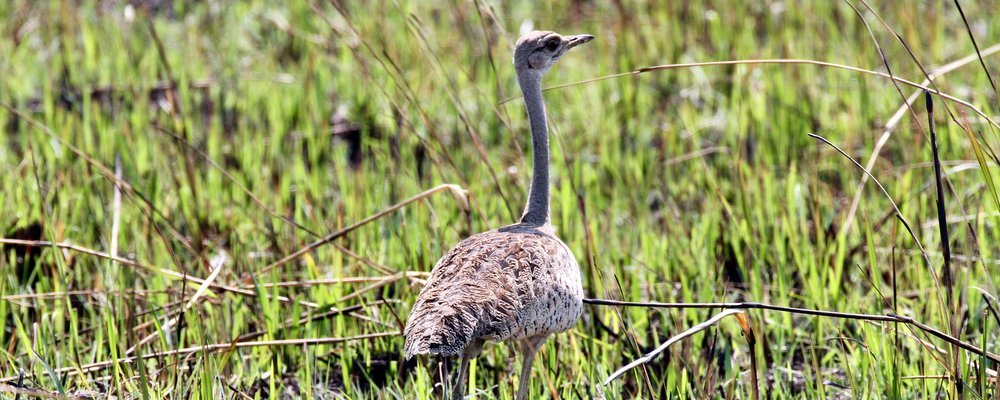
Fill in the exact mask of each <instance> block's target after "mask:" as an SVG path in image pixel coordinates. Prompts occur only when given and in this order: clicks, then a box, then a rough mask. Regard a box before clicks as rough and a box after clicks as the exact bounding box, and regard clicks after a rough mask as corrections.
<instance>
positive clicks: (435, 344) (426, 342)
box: [403, 302, 478, 360]
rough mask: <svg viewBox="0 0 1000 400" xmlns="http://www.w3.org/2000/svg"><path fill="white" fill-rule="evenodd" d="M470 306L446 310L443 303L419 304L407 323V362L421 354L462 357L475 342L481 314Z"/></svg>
mask: <svg viewBox="0 0 1000 400" xmlns="http://www.w3.org/2000/svg"><path fill="white" fill-rule="evenodd" d="M472 308H473V307H471V306H470V305H465V306H464V307H462V306H457V307H456V306H452V307H447V306H446V305H445V304H442V303H434V304H427V303H425V302H418V304H416V306H415V307H414V309H413V311H412V312H410V318H409V319H408V320H407V321H406V329H405V330H404V331H403V336H405V337H406V342H405V344H404V345H403V353H404V354H405V355H406V359H407V360H408V359H410V358H412V357H413V356H415V355H418V354H439V355H442V356H445V357H450V356H454V355H458V354H461V353H462V351H463V350H464V349H465V347H466V346H468V345H469V343H470V342H471V341H472V339H473V334H474V333H475V331H476V326H477V323H478V318H477V317H476V316H477V315H478V313H477V312H476V311H475V310H473V309H472Z"/></svg>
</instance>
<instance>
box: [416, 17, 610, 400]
mask: <svg viewBox="0 0 1000 400" xmlns="http://www.w3.org/2000/svg"><path fill="white" fill-rule="evenodd" d="M593 38H594V37H593V36H590V35H576V36H565V37H564V36H561V35H559V34H557V33H555V32H542V31H535V32H532V33H529V34H527V35H525V36H523V37H522V38H521V39H520V40H518V42H517V46H516V48H515V50H514V67H515V69H516V71H517V81H518V84H519V85H520V87H521V91H522V92H523V94H524V102H525V108H526V110H527V112H528V120H529V123H530V126H531V144H532V156H533V157H532V168H533V170H534V171H533V175H532V179H531V187H530V189H529V192H528V204H527V206H526V207H525V210H524V215H523V216H522V217H521V221H520V222H519V223H517V224H514V225H509V226H506V227H503V228H500V229H496V230H492V231H488V232H483V233H480V234H476V235H473V236H470V237H469V238H467V239H465V240H463V241H462V242H461V243H459V244H458V245H456V246H455V247H454V248H452V249H451V250H449V251H448V252H447V253H446V254H445V255H444V256H443V257H441V259H440V260H439V261H438V262H437V264H436V265H435V266H434V269H433V271H432V272H431V277H430V279H428V281H427V285H426V286H424V288H423V290H422V291H421V292H420V295H419V296H418V297H417V301H416V303H415V304H414V305H413V309H412V310H411V311H410V316H409V318H408V319H407V321H406V328H405V329H404V330H403V335H404V336H405V337H406V343H405V344H404V346H403V352H404V353H405V355H406V358H410V357H413V356H415V355H418V354H437V355H440V356H443V357H450V356H456V355H458V356H461V362H460V363H459V370H458V379H457V384H456V385H455V386H454V390H453V392H452V399H459V398H461V397H462V394H463V387H464V383H465V380H466V379H467V377H466V374H467V373H468V363H469V360H470V359H471V358H473V357H476V356H477V355H479V352H480V351H481V349H482V346H483V343H484V342H486V341H487V340H492V341H503V340H514V341H516V342H517V343H518V347H519V349H520V351H521V353H522V354H523V355H524V360H523V362H522V364H521V377H520V382H519V384H518V390H517V395H516V399H517V400H524V399H525V398H526V397H527V394H528V388H529V385H528V382H529V381H530V377H531V364H532V362H533V361H534V357H535V352H536V351H537V350H538V348H539V347H540V346H541V344H542V343H544V342H545V340H546V339H547V338H548V337H549V336H550V335H552V334H554V333H558V332H563V331H566V330H568V329H570V328H571V327H573V325H575V324H576V321H577V320H578V319H579V318H580V314H581V312H582V311H583V286H582V284H581V281H580V267H579V266H578V265H577V262H576V258H575V257H573V253H572V252H570V250H569V248H568V247H567V246H566V244H565V243H563V242H562V240H559V238H557V237H556V235H555V229H553V228H552V225H551V224H550V223H549V140H548V129H547V124H546V120H545V104H544V101H543V99H542V87H541V79H542V75H544V74H545V72H547V71H548V70H549V68H551V67H552V65H553V64H555V62H556V61H558V60H559V58H560V57H562V56H563V54H565V53H566V52H567V51H569V49H572V48H573V47H576V46H577V45H580V44H582V43H586V42H588V41H590V40H591V39H593Z"/></svg>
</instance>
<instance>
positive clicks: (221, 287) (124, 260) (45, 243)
mask: <svg viewBox="0 0 1000 400" xmlns="http://www.w3.org/2000/svg"><path fill="white" fill-rule="evenodd" d="M0 244H9V245H19V246H30V247H58V248H62V249H67V250H72V251H76V252H80V253H84V254H89V255H92V256H96V257H101V258H106V259H109V260H112V261H116V262H119V263H121V264H125V265H131V266H133V267H138V268H142V269H145V270H147V271H152V272H156V273H160V274H164V275H167V276H170V277H173V278H177V279H183V280H185V281H188V282H194V283H197V284H199V285H206V284H207V285H209V286H211V287H212V288H214V289H218V290H224V291H227V292H232V293H237V294H241V295H244V296H251V297H256V296H257V293H256V292H254V291H253V290H249V289H242V288H238V287H233V286H228V285H222V284H218V283H211V282H208V281H207V280H205V279H201V278H195V277H193V276H191V275H188V274H183V273H180V272H177V271H174V270H170V269H166V268H162V267H157V266H153V265H147V264H143V263H141V262H138V261H135V260H130V259H127V258H123V257H112V256H111V255H110V254H108V253H104V252H101V251H97V250H94V249H88V248H86V247H83V246H77V245H75V244H72V243H65V242H57V243H53V242H50V241H45V240H20V239H7V238H0ZM275 299H277V300H278V301H281V302H283V303H291V302H293V300H291V299H289V298H287V297H285V296H276V297H275ZM296 302H297V303H298V304H299V305H302V306H305V307H309V308H319V304H316V303H312V302H307V301H301V300H299V301H296Z"/></svg>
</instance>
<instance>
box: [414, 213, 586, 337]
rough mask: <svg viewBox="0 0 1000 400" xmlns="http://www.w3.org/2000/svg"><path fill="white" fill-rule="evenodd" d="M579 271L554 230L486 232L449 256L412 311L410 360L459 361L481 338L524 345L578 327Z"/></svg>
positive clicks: (580, 304)
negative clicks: (433, 357)
mask: <svg viewBox="0 0 1000 400" xmlns="http://www.w3.org/2000/svg"><path fill="white" fill-rule="evenodd" d="M582 300H583V287H582V285H581V283H580V267H579V266H577V262H576V259H575V258H574V257H573V254H572V253H571V252H570V251H569V248H567V247H566V245H565V244H564V243H563V242H562V241H561V240H559V238H557V237H555V235H553V232H552V228H551V226H549V225H542V226H538V227H533V226H529V225H524V224H517V225H511V226H508V227H504V228H501V229H497V230H493V231H489V232H483V233H480V234H477V235H473V236H471V237H469V238H468V239H465V240H463V241H462V242H461V243H459V244H458V245H457V246H455V247H454V248H453V249H451V251H449V252H448V253H447V254H445V255H444V257H442V258H441V260H440V261H438V263H437V265H436V266H435V267H434V270H433V272H432V273H431V277H430V279H429V280H428V281H427V286H426V287H425V288H424V290H423V291H422V292H420V297H419V298H418V299H417V302H416V304H414V306H413V311H411V312H410V318H409V320H408V321H407V325H406V339H407V340H406V344H405V347H404V349H403V351H404V352H405V353H406V356H407V357H411V356H413V355H415V354H440V355H442V356H454V355H459V354H461V352H462V351H463V350H464V349H465V347H466V346H467V345H468V344H469V343H470V342H471V341H473V340H475V339H486V340H493V341H497V342H499V341H502V340H508V339H512V340H519V339H524V338H529V337H533V336H538V335H549V334H552V333H557V332H562V331H565V330H567V329H569V328H571V327H572V326H573V325H574V324H576V321H577V319H579V318H580V313H581V311H582V310H583V302H582Z"/></svg>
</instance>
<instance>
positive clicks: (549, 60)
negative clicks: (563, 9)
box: [514, 31, 594, 74]
mask: <svg viewBox="0 0 1000 400" xmlns="http://www.w3.org/2000/svg"><path fill="white" fill-rule="evenodd" d="M593 39H594V36H593V35H571V36H563V35H560V34H558V33H555V32H550V31H534V32H531V33H529V34H527V35H524V36H521V38H520V39H518V40H517V47H516V48H515V49H514V68H515V69H517V70H518V71H531V72H536V73H538V74H544V73H545V72H547V71H548V70H549V68H552V65H554V64H555V63H556V61H559V57H562V56H563V54H566V52H567V51H569V50H570V49H572V48H574V47H576V46H579V45H581V44H584V43H587V42H589V41H591V40H593Z"/></svg>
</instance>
